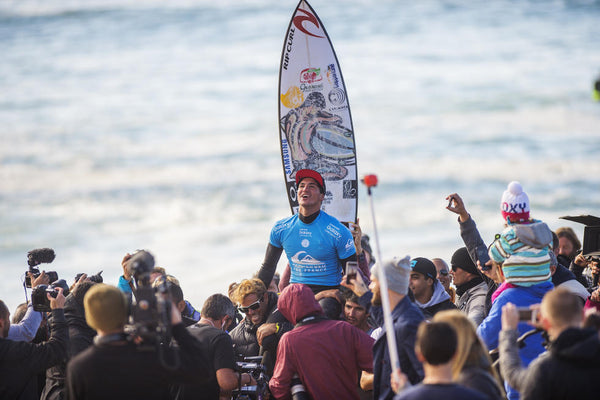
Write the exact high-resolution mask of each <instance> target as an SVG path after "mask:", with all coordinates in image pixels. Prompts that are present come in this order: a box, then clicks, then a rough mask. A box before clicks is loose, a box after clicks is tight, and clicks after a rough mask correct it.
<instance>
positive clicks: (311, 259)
mask: <svg viewBox="0 0 600 400" xmlns="http://www.w3.org/2000/svg"><path fill="white" fill-rule="evenodd" d="M296 185H297V196H298V205H299V208H298V213H297V214H294V215H292V216H291V217H287V218H284V219H282V220H280V221H278V222H277V223H276V224H275V226H274V227H273V229H272V230H271V236H270V239H269V245H268V247H267V251H266V254H265V260H264V262H263V265H262V267H261V269H260V271H259V275H258V276H259V278H260V280H262V281H263V283H264V284H265V286H267V287H268V285H269V284H270V283H271V279H272V277H273V274H274V273H275V269H276V268H277V262H278V261H279V258H280V257H281V253H282V252H283V251H285V254H286V255H287V258H288V262H289V264H290V269H291V276H290V283H304V284H307V285H309V286H310V288H311V289H312V290H313V292H315V294H316V293H318V292H321V291H324V290H329V289H338V288H339V284H340V280H341V278H342V272H343V271H345V268H346V262H348V261H356V259H357V258H356V249H355V246H354V238H353V237H352V234H351V233H350V231H349V230H348V228H346V227H345V226H344V225H342V223H341V222H340V221H338V220H337V219H336V218H334V217H332V216H330V215H329V214H327V213H326V212H324V211H322V210H321V204H322V203H323V199H324V198H325V181H324V180H323V177H322V176H321V174H319V173H318V172H317V171H313V170H311V169H302V170H299V171H297V172H296ZM323 301H335V300H333V299H331V298H329V297H327V298H325V299H324V300H323Z"/></svg>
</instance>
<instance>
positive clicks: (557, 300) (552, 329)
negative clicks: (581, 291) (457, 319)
mask: <svg viewBox="0 0 600 400" xmlns="http://www.w3.org/2000/svg"><path fill="white" fill-rule="evenodd" d="M539 312H540V314H539V317H538V322H537V324H538V326H539V327H541V328H542V329H544V330H545V331H546V332H547V333H548V337H549V338H550V346H549V350H548V351H546V352H545V353H543V354H541V355H540V356H539V357H538V358H536V359H535V360H533V361H532V362H531V364H529V367H528V368H527V369H525V368H523V367H522V364H521V360H520V359H519V346H518V344H517V338H518V336H519V332H518V331H517V325H518V324H519V312H518V310H517V308H516V307H515V306H514V305H513V304H512V303H508V304H506V305H505V306H504V307H503V308H502V330H501V331H500V367H501V370H502V376H504V377H505V379H506V380H507V381H508V382H509V384H510V385H511V386H513V387H514V388H516V389H517V390H519V391H520V393H521V399H523V400H528V399H545V400H546V399H547V400H553V399H597V398H598V384H597V381H596V379H597V378H598V376H600V339H599V337H598V332H597V331H596V330H595V329H593V328H592V329H582V325H583V306H582V305H581V301H580V300H579V299H578V298H577V296H576V295H575V294H573V293H571V292H570V291H569V290H567V289H564V288H557V289H554V290H552V291H550V292H548V293H547V294H546V295H545V296H544V298H543V300H542V304H541V307H540V311H539Z"/></svg>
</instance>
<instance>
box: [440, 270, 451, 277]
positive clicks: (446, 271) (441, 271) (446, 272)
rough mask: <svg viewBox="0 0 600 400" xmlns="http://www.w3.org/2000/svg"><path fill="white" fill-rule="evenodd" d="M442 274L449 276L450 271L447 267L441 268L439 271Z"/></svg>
mask: <svg viewBox="0 0 600 400" xmlns="http://www.w3.org/2000/svg"><path fill="white" fill-rule="evenodd" d="M439 273H440V275H442V276H448V274H449V272H448V270H447V269H440V271H439Z"/></svg>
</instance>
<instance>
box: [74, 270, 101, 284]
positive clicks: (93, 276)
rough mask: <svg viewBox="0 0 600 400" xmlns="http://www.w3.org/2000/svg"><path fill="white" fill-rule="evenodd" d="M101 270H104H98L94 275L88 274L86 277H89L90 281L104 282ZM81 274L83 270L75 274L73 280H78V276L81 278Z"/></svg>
mask: <svg viewBox="0 0 600 400" xmlns="http://www.w3.org/2000/svg"><path fill="white" fill-rule="evenodd" d="M102 272H104V271H100V272H98V273H97V274H96V275H92V276H88V277H87V279H89V280H90V281H92V282H94V283H102V282H104V279H102ZM82 275H83V272H80V273H78V274H77V275H75V282H77V281H79V278H81V276H82Z"/></svg>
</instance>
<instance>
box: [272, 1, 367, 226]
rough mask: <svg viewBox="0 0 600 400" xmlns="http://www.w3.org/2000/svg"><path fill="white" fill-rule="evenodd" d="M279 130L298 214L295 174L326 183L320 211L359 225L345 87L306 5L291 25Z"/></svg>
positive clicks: (281, 71)
mask: <svg viewBox="0 0 600 400" xmlns="http://www.w3.org/2000/svg"><path fill="white" fill-rule="evenodd" d="M279 131H280V143H281V157H282V161H283V171H284V175H285V182H286V189H287V194H288V199H289V202H290V207H291V209H292V213H297V212H298V199H297V196H296V186H295V178H296V171H298V170H300V169H305V168H307V169H313V170H316V171H318V172H319V173H320V174H321V175H322V176H323V179H325V186H326V193H325V199H324V201H323V207H322V209H323V210H324V211H325V212H327V213H328V214H330V215H333V216H334V217H336V218H337V219H338V220H340V221H342V222H355V221H356V212H357V205H358V181H357V170H356V145H355V141H354V130H353V128H352V117H351V115H350V106H349V104H348V96H347V93H346V86H345V85H344V79H343V77H342V71H341V69H340V66H339V63H338V60H337V57H336V55H335V52H334V50H333V46H332V44H331V40H330V39H329V36H328V35H327V32H326V31H325V28H324V26H323V23H322V22H321V20H320V19H319V17H318V16H317V14H316V13H315V11H314V10H313V9H312V7H311V6H310V5H309V4H308V3H307V2H306V1H304V0H302V1H300V3H299V4H298V6H297V7H296V10H295V11H294V14H293V16H292V19H291V21H290V24H289V27H288V30H287V34H286V36H285V40H284V43H283V51H282V54H281V65H280V68H279Z"/></svg>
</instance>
